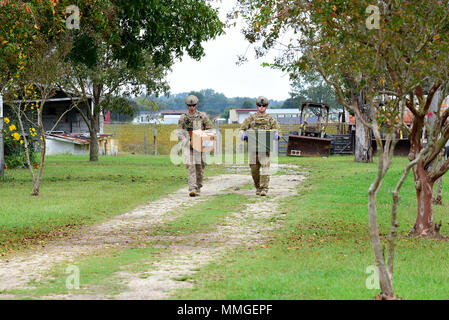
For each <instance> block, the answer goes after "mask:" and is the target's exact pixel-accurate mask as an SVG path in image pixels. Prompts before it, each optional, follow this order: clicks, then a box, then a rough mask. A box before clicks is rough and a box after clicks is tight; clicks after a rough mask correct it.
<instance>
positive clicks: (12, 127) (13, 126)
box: [9, 124, 17, 131]
mask: <svg viewBox="0 0 449 320" xmlns="http://www.w3.org/2000/svg"><path fill="white" fill-rule="evenodd" d="M14 130H17V128H16V126H15V125H13V124H12V125H10V126H9V131H14Z"/></svg>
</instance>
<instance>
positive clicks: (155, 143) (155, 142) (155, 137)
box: [154, 120, 157, 156]
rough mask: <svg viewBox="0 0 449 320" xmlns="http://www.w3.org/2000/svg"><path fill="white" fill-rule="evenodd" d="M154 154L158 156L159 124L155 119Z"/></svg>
mask: <svg viewBox="0 0 449 320" xmlns="http://www.w3.org/2000/svg"><path fill="white" fill-rule="evenodd" d="M154 155H155V156H157V124H156V120H155V121H154Z"/></svg>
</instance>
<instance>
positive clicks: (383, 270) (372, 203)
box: [368, 160, 394, 299]
mask: <svg viewBox="0 0 449 320" xmlns="http://www.w3.org/2000/svg"><path fill="white" fill-rule="evenodd" d="M381 161H382V160H379V162H381ZM382 171H383V165H381V164H380V163H379V169H378V174H377V177H376V180H375V181H374V182H373V184H372V185H371V186H370V188H369V191H368V213H369V226H370V239H371V245H372V246H373V250H374V258H375V260H376V266H377V268H378V270H379V284H380V289H381V294H380V296H381V297H382V299H392V298H394V291H393V279H392V275H391V273H390V272H389V270H388V269H387V266H386V263H385V256H384V250H383V246H382V243H381V241H380V236H379V229H378V225H377V209H376V194H377V191H378V190H379V188H380V185H381V182H382V179H383V175H384V174H383V173H382Z"/></svg>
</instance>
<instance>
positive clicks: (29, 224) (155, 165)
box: [0, 156, 224, 255]
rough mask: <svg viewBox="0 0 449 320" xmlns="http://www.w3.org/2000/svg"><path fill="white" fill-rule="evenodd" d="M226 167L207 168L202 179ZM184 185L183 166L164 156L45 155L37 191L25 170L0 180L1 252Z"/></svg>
mask: <svg viewBox="0 0 449 320" xmlns="http://www.w3.org/2000/svg"><path fill="white" fill-rule="evenodd" d="M223 170H224V169H222V168H219V167H216V166H207V167H206V174H205V175H206V177H207V176H211V175H214V174H219V173H221V172H222V171H223ZM186 185H187V172H186V169H185V166H181V165H180V166H175V165H173V164H172V163H171V162H170V158H169V157H167V156H157V157H154V156H120V157H100V160H99V161H98V162H97V163H91V162H89V161H88V157H87V156H49V157H48V159H47V165H46V167H45V171H44V177H43V181H42V187H41V195H40V196H39V197H32V196H31V192H32V185H31V177H30V174H29V171H27V170H25V169H14V170H7V171H6V173H5V177H4V178H3V179H2V180H1V181H0V189H1V192H0V255H5V254H6V253H8V252H11V251H15V250H18V249H21V248H23V247H26V246H28V245H31V244H40V243H45V242H46V241H47V240H48V239H49V238H57V237H63V236H65V235H66V234H67V233H68V232H70V231H71V230H72V229H76V228H79V227H80V226H84V225H89V224H93V223H96V222H99V221H103V220H105V219H108V218H111V217H113V216H115V215H118V214H121V213H124V212H127V211H129V210H132V209H133V208H135V207H136V206H137V205H139V204H142V203H145V202H148V201H152V200H155V199H158V198H159V197H161V196H163V195H166V194H168V193H171V192H174V191H175V190H177V189H178V188H180V187H183V186H186Z"/></svg>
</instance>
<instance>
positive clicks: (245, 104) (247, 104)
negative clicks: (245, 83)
mask: <svg viewBox="0 0 449 320" xmlns="http://www.w3.org/2000/svg"><path fill="white" fill-rule="evenodd" d="M254 108H255V102H254V101H252V100H245V101H244V102H243V104H242V109H254Z"/></svg>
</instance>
